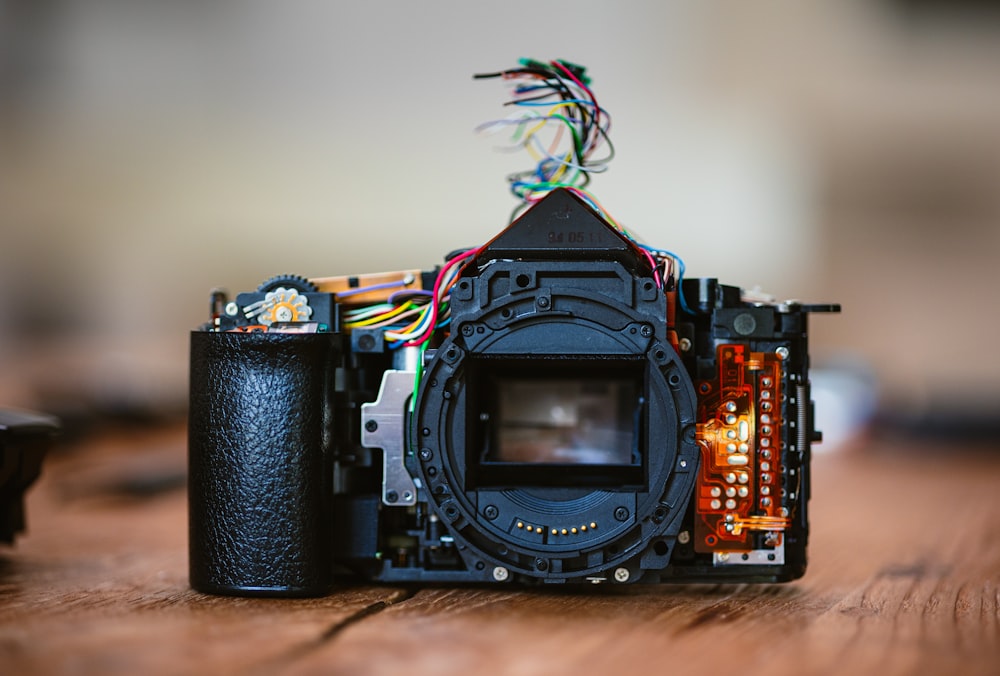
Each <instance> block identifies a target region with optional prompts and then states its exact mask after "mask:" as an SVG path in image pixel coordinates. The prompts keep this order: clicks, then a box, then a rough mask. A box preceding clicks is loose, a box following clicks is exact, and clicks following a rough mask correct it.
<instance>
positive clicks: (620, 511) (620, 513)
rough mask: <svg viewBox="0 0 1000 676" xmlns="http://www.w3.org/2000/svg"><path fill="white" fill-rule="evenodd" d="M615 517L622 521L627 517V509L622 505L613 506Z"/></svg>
mask: <svg viewBox="0 0 1000 676" xmlns="http://www.w3.org/2000/svg"><path fill="white" fill-rule="evenodd" d="M615 518H616V519H618V520H619V521H624V520H625V519H627V518H628V510H627V509H625V508H624V507H615Z"/></svg>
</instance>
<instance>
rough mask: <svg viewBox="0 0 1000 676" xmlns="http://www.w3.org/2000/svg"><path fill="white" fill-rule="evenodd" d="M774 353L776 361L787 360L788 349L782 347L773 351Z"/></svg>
mask: <svg viewBox="0 0 1000 676" xmlns="http://www.w3.org/2000/svg"><path fill="white" fill-rule="evenodd" d="M774 353H775V354H776V355H778V359H788V348H787V347H785V346H784V345H782V346H781V347H779V348H778V349H777V350H775V351H774Z"/></svg>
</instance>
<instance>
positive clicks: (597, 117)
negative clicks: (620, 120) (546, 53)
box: [551, 60, 601, 133]
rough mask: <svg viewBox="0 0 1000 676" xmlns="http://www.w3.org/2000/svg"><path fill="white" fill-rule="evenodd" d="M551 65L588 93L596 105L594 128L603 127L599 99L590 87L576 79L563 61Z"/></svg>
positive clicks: (553, 62)
mask: <svg viewBox="0 0 1000 676" xmlns="http://www.w3.org/2000/svg"><path fill="white" fill-rule="evenodd" d="M551 63H552V65H553V66H555V67H556V68H558V69H559V70H561V71H562V72H564V73H566V76H567V77H569V79H570V80H572V81H573V82H575V83H576V86H578V87H579V88H580V89H582V90H583V91H585V92H587V96H589V97H590V101H591V103H593V104H594V128H595V129H597V128H599V127H600V126H601V124H600V123H601V107H600V106H599V105H597V97H596V96H594V92H592V91H590V87H588V86H587V85H585V84H583V83H582V82H580V80H579V79H578V78H577V77H576V75H573V71H571V70H570V69H569V68H567V67H566V66H565V65H563V63H562V62H561V61H557V60H556V61H552V62H551ZM595 133H596V132H595Z"/></svg>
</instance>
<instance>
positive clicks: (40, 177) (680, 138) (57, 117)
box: [0, 0, 1000, 443]
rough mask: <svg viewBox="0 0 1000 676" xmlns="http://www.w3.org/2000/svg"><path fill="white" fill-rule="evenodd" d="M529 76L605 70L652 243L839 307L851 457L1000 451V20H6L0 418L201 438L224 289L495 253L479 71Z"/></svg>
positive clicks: (260, 8)
mask: <svg viewBox="0 0 1000 676" xmlns="http://www.w3.org/2000/svg"><path fill="white" fill-rule="evenodd" d="M522 56H532V57H535V58H541V59H548V58H554V57H559V58H565V59H569V60H571V61H574V62H577V63H581V64H584V65H586V66H587V67H588V69H589V70H588V72H589V73H590V75H591V76H592V78H593V80H594V89H595V92H596V94H597V96H598V99H599V101H600V102H601V104H602V105H603V106H604V107H606V108H607V109H608V110H610V112H611V113H612V115H613V117H614V128H613V131H612V138H613V139H614V141H615V143H616V145H617V149H618V156H617V158H616V160H615V161H614V163H613V165H612V169H611V171H610V172H608V173H607V174H605V175H601V176H599V177H597V178H596V179H595V181H594V183H592V186H591V187H592V190H593V191H594V192H595V193H596V194H597V195H598V197H599V198H600V199H601V201H602V202H603V203H604V204H605V205H606V206H607V207H608V209H609V210H610V211H611V212H612V213H613V214H615V215H616V217H617V218H618V219H619V220H620V221H622V222H623V223H624V224H625V225H626V226H628V227H630V228H631V229H632V230H634V231H636V232H637V233H639V234H640V235H641V236H642V237H643V238H644V239H645V240H646V241H648V242H650V243H653V244H656V245H658V246H662V247H665V248H669V249H672V250H674V251H677V252H678V253H680V254H681V255H682V256H683V257H684V258H685V260H686V262H687V264H688V270H689V274H692V275H695V276H714V277H719V278H720V279H722V280H723V281H724V282H726V283H729V284H736V285H741V286H744V287H747V288H752V287H755V286H758V285H759V286H760V287H761V288H762V289H764V290H766V291H768V292H770V293H772V294H774V295H776V296H778V297H779V298H799V299H803V300H809V301H818V302H825V301H833V302H840V303H842V304H843V306H844V314H842V315H840V316H818V317H815V318H814V321H813V324H812V328H813V348H812V354H813V363H814V365H815V366H817V367H821V368H820V370H818V371H817V377H816V381H817V385H818V387H817V400H818V407H819V409H820V410H821V411H822V412H824V413H823V416H825V420H826V422H824V421H823V420H821V422H820V426H823V427H825V428H826V432H827V437H828V440H831V438H832V439H833V440H839V441H843V440H845V439H846V438H847V436H848V435H849V433H850V430H851V429H853V428H854V426H855V425H856V424H857V423H859V422H860V421H863V420H867V419H868V418H869V417H870V416H871V415H872V414H873V413H877V417H876V418H875V420H876V421H877V427H878V428H879V429H893V430H902V431H905V432H909V433H917V434H928V433H934V434H942V433H943V434H949V435H951V434H964V435H971V436H979V437H981V438H989V439H995V438H996V437H995V436H992V435H993V434H995V433H998V432H1000V356H998V354H997V350H996V349H995V347H994V345H995V341H996V335H997V333H998V330H1000V312H998V301H997V296H998V294H997V292H998V291H1000V282H998V275H997V260H998V256H1000V12H998V10H997V9H995V6H994V3H987V2H973V1H971V0H965V1H960V0H868V1H864V2H863V1H861V0H830V1H827V2H818V1H816V2H802V1H801V0H774V1H761V2H754V3H741V2H721V1H719V2H716V1H713V2H705V1H694V0H687V1H678V2H629V1H618V2H614V3H610V2H607V3H604V2H596V1H592V0H585V1H580V2H575V3H572V5H567V4H566V3H555V2H553V3H548V2H540V1H538V0H535V1H532V2H520V1H510V2H505V3H502V4H496V3H470V2H459V1H454V2H444V1H441V0H437V1H430V2H419V3H417V2H403V1H401V0H397V1H383V2H355V3H340V2H320V1H315V2H312V1H305V0H302V1H299V0H296V1H286V2H280V3H276V2H266V1H264V0H239V1H237V0H214V1H211V2H205V1H201V2H194V1H189V0H183V1H175V2H156V1H154V0H2V1H0V404H2V405H5V406H27V407H34V408H41V409H46V410H49V411H53V412H56V413H59V414H61V415H63V416H64V417H65V418H67V419H68V420H78V421H86V420H95V419H102V418H106V417H122V416H124V417H139V418H143V419H145V418H148V417H154V418H155V417H159V416H167V417H169V416H173V415H178V416H179V415H182V414H183V412H184V408H185V406H186V383H187V368H188V367H187V340H188V338H187V334H188V331H189V330H190V329H191V328H192V327H195V326H196V325H198V324H199V323H201V322H202V321H205V320H206V319H207V316H208V292H209V290H210V289H211V288H212V287H216V286H224V287H226V288H228V289H229V290H230V291H231V292H234V293H235V292H238V291H242V290H249V289H252V288H255V287H256V285H257V284H258V283H259V282H260V281H262V280H263V279H265V278H267V277H270V276H272V275H274V274H279V273H298V274H302V275H305V276H325V275H334V274H348V273H362V272H374V271H380V270H392V269H400V268H414V267H425V268H428V267H431V266H433V265H434V264H436V263H438V262H439V261H440V260H441V257H442V255H443V254H444V253H446V252H448V251H451V250H453V249H455V248H458V247H461V246H471V245H475V244H479V243H481V242H483V241H485V240H486V239H488V238H489V237H491V236H492V235H493V234H495V233H496V232H497V231H499V230H500V229H501V228H502V227H504V226H505V225H506V221H507V217H508V214H509V213H510V210H511V208H512V207H513V206H514V200H513V198H512V197H511V196H510V195H509V194H508V192H507V190H506V183H505V180H504V177H505V175H506V174H507V173H508V172H511V171H514V170H518V169H523V168H525V167H526V166H527V164H528V162H527V159H526V157H525V156H524V155H510V154H504V153H500V152H497V151H496V146H497V145H498V144H499V143H500V141H499V140H498V139H495V138H490V137H478V136H477V135H476V134H474V132H473V128H474V127H475V126H476V125H477V124H478V123H479V122H481V121H483V120H487V119H492V118H496V117H500V116H502V115H504V114H505V113H506V111H504V110H503V109H502V108H501V103H502V102H503V101H504V100H506V94H507V92H506V90H505V89H504V86H503V85H502V84H501V83H499V82H498V81H481V82H474V81H473V80H472V77H471V76H472V74H473V73H474V72H482V71H494V70H498V69H502V68H505V67H508V66H513V65H514V64H515V63H516V60H517V59H518V58H519V57H522ZM876 406H877V407H878V409H877V411H876V410H875V407H876ZM994 443H995V442H994Z"/></svg>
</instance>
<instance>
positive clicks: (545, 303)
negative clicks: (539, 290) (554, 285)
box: [538, 296, 550, 310]
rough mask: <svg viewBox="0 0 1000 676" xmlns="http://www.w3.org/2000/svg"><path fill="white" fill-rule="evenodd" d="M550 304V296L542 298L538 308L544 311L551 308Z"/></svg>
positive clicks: (539, 299) (539, 300)
mask: <svg viewBox="0 0 1000 676" xmlns="http://www.w3.org/2000/svg"><path fill="white" fill-rule="evenodd" d="M549 302H550V301H549V297H548V296H540V297H539V298H538V307H540V308H542V309H543V310H544V309H545V308H547V307H548V306H549Z"/></svg>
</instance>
